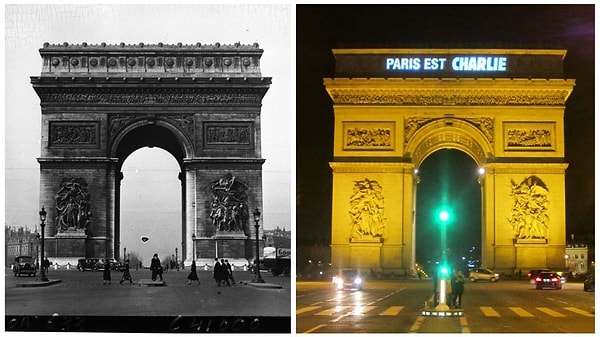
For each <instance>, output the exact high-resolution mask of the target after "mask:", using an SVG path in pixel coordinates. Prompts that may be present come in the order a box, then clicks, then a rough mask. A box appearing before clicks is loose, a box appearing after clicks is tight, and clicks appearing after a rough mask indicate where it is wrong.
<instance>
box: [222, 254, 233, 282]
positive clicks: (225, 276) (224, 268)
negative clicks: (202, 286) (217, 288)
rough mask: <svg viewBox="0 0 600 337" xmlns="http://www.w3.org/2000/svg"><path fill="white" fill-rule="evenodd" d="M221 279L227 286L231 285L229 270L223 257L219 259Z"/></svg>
mask: <svg viewBox="0 0 600 337" xmlns="http://www.w3.org/2000/svg"><path fill="white" fill-rule="evenodd" d="M221 281H225V282H226V283H227V286H228V287H231V283H229V271H228V270H227V265H226V264H225V260H224V259H221Z"/></svg>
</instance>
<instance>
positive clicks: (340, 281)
mask: <svg viewBox="0 0 600 337" xmlns="http://www.w3.org/2000/svg"><path fill="white" fill-rule="evenodd" d="M331 283H332V284H333V285H334V286H335V287H336V289H338V290H344V289H355V290H362V288H363V279H362V277H361V276H360V272H359V271H358V269H341V270H340V271H338V273H337V274H336V275H335V276H334V277H333V279H332V280H331Z"/></svg>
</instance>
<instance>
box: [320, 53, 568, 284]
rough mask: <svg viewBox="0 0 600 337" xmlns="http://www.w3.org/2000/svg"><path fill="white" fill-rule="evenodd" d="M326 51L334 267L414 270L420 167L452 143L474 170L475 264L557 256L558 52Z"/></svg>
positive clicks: (553, 261)
mask: <svg viewBox="0 0 600 337" xmlns="http://www.w3.org/2000/svg"><path fill="white" fill-rule="evenodd" d="M333 53H334V55H335V58H336V71H335V76H336V77H335V78H327V79H324V85H325V87H326V90H327V92H328V93H329V96H330V97H331V99H332V101H333V108H334V114H335V133H334V144H333V147H334V150H333V155H334V158H333V161H332V162H331V163H330V166H331V168H332V170H333V198H332V242H331V254H332V257H331V260H332V264H333V265H336V266H340V267H358V268H362V269H367V270H368V269H373V270H376V271H383V272H384V273H390V272H394V273H396V274H399V273H403V272H404V271H409V270H412V271H414V268H415V262H416V261H415V247H416V244H417V242H416V236H415V232H416V230H415V228H416V226H417V225H418V223H419V221H418V219H416V209H417V207H419V205H417V204H416V200H417V198H416V193H417V190H418V183H419V176H418V169H419V166H420V165H421V164H422V163H423V161H424V160H425V159H426V158H427V157H428V156H429V155H430V154H432V153H434V152H436V151H438V150H440V149H456V150H460V151H462V152H464V153H466V154H467V155H469V156H470V157H471V158H472V159H473V160H474V161H475V162H476V163H477V165H478V167H479V168H480V175H479V179H478V181H479V183H480V185H481V200H482V209H481V220H482V221H481V228H482V237H481V247H482V260H481V261H482V266H483V267H488V268H493V269H495V270H497V271H502V272H507V273H513V272H515V271H517V270H520V269H521V270H528V269H530V268H531V269H532V268H538V267H551V268H552V267H561V266H564V252H565V228H566V226H565V221H566V220H565V171H566V169H567V167H568V164H567V163H566V162H565V153H564V151H565V150H564V109H565V104H566V101H567V99H568V97H569V95H570V93H571V92H572V90H573V87H574V85H575V81H574V80H572V79H564V77H563V63H562V62H563V59H564V57H565V55H566V50H521V49H509V50H505V49H502V50H500V49H336V50H333ZM418 244H422V245H426V244H427V243H425V242H419V243H418ZM430 249H432V250H436V249H438V250H439V249H440V248H439V247H430Z"/></svg>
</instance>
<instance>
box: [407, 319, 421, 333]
mask: <svg viewBox="0 0 600 337" xmlns="http://www.w3.org/2000/svg"><path fill="white" fill-rule="evenodd" d="M424 320H425V317H423V316H419V317H417V320H416V321H415V322H414V323H413V325H412V326H411V327H410V329H409V330H408V332H409V333H415V332H417V330H419V328H420V327H421V324H423V321H424Z"/></svg>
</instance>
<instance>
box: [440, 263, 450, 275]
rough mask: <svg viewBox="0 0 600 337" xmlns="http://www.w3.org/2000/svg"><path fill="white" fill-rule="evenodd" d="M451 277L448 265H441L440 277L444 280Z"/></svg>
mask: <svg viewBox="0 0 600 337" xmlns="http://www.w3.org/2000/svg"><path fill="white" fill-rule="evenodd" d="M449 275H450V268H449V267H448V266H447V265H445V264H444V265H441V266H440V276H441V277H442V278H446V277H448V276H449Z"/></svg>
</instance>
